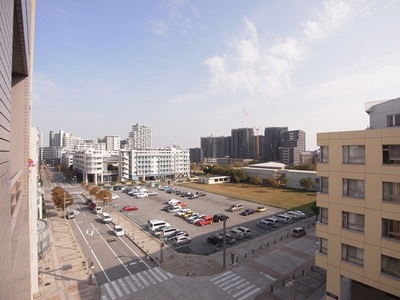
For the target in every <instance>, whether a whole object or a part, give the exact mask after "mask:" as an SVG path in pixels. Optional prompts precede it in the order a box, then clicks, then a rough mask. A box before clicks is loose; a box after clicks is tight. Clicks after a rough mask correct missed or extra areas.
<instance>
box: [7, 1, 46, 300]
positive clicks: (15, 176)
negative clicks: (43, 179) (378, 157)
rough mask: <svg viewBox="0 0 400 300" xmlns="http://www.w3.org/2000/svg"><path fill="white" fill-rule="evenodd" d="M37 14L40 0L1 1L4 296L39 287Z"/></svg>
mask: <svg viewBox="0 0 400 300" xmlns="http://www.w3.org/2000/svg"><path fill="white" fill-rule="evenodd" d="M34 13H35V1H34V0H19V1H14V0H2V1H1V12H0V28H1V30H0V31H1V34H0V61H1V64H0V73H1V77H0V90H1V93H0V103H1V105H0V116H1V117H0V119H1V128H2V129H1V130H0V140H1V143H0V165H1V168H0V237H1V238H0V239H1V242H0V266H1V272H0V299H31V298H32V296H33V294H34V293H36V292H37V291H38V261H37V253H38V250H37V226H36V222H37V202H36V200H37V198H36V197H37V186H36V184H37V182H36V180H37V153H34V152H35V149H36V145H32V143H33V142H32V141H35V143H36V142H37V136H35V137H32V134H35V135H37V133H36V132H34V130H31V129H32V125H31V123H32V120H31V114H32V111H31V107H32V101H31V84H32V77H31V76H32V60H33V44H34V41H33V31H34Z"/></svg>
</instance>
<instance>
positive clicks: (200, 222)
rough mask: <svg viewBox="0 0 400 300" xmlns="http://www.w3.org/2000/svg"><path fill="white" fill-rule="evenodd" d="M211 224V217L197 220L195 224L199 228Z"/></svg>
mask: <svg viewBox="0 0 400 300" xmlns="http://www.w3.org/2000/svg"><path fill="white" fill-rule="evenodd" d="M212 223H213V217H212V216H205V217H203V219H201V220H198V221H197V223H196V224H197V225H199V226H204V225H208V224H212Z"/></svg>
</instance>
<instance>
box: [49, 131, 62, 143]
mask: <svg viewBox="0 0 400 300" xmlns="http://www.w3.org/2000/svg"><path fill="white" fill-rule="evenodd" d="M64 137H65V132H64V131H63V130H60V131H59V132H58V133H57V132H54V131H50V133H49V147H64Z"/></svg>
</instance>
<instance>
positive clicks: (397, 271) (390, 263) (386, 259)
mask: <svg viewBox="0 0 400 300" xmlns="http://www.w3.org/2000/svg"><path fill="white" fill-rule="evenodd" d="M381 273H383V274H385V275H389V276H393V277H396V278H400V259H398V258H395V257H391V256H388V255H384V254H382V255H381Z"/></svg>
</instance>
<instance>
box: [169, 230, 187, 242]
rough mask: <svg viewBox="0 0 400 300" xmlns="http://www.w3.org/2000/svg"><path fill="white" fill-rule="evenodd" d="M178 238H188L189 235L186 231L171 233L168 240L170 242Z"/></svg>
mask: <svg viewBox="0 0 400 300" xmlns="http://www.w3.org/2000/svg"><path fill="white" fill-rule="evenodd" d="M180 236H189V233H188V232H187V231H183V230H178V231H175V232H174V233H172V234H171V235H169V236H168V239H170V240H172V239H173V238H175V237H180Z"/></svg>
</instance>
